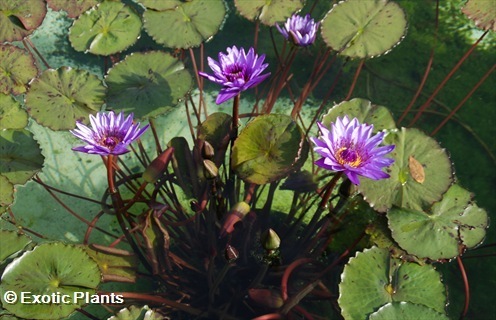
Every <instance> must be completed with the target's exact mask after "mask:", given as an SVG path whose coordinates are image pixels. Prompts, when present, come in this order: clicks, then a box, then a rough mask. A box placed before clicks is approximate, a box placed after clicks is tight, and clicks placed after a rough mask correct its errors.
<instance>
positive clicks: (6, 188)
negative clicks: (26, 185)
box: [0, 175, 14, 262]
mask: <svg viewBox="0 0 496 320" xmlns="http://www.w3.org/2000/svg"><path fill="white" fill-rule="evenodd" d="M12 203H14V185H13V184H12V183H10V181H9V179H7V178H6V177H4V176H2V175H0V214H2V213H4V212H5V211H7V208H8V207H9V206H10V205H11V204H12ZM2 250H3V249H2ZM0 252H1V251H0ZM0 262H1V259H0Z"/></svg>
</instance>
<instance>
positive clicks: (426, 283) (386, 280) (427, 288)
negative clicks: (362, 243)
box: [338, 247, 446, 319]
mask: <svg viewBox="0 0 496 320" xmlns="http://www.w3.org/2000/svg"><path fill="white" fill-rule="evenodd" d="M401 301H406V302H411V303H415V304H420V305H424V306H426V307H428V308H432V309H434V310H436V311H437V312H440V313H444V306H445V303H446V296H445V289H444V285H443V283H442V282H441V276H440V275H439V273H438V272H437V271H436V270H435V269H434V268H433V267H432V266H431V265H423V266H420V265H418V264H417V263H412V262H405V261H402V260H400V259H396V258H393V257H391V256H390V253H389V250H387V249H381V248H377V247H372V248H371V249H365V250H364V251H363V252H358V253H357V254H356V256H355V257H353V258H351V259H350V260H349V262H348V263H347V264H346V265H345V267H344V270H343V273H342V274H341V283H340V284H339V298H338V303H339V306H340V308H341V311H342V312H341V314H342V316H343V317H344V318H345V319H367V318H368V316H369V315H371V314H372V313H374V312H375V311H376V310H377V309H378V308H379V307H381V306H384V305H386V304H388V303H391V302H401Z"/></svg>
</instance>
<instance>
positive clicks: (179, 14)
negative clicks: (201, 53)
mask: <svg viewBox="0 0 496 320" xmlns="http://www.w3.org/2000/svg"><path fill="white" fill-rule="evenodd" d="M141 2H142V3H143V5H145V6H151V8H150V9H148V10H146V11H145V12H144V13H143V19H144V21H145V24H144V26H145V29H146V32H147V33H148V34H149V35H150V36H151V37H152V38H153V40H155V41H156V42H157V43H160V44H163V45H164V46H166V47H169V48H183V49H187V48H191V47H196V46H199V45H200V44H201V43H202V42H203V41H206V40H209V39H210V38H211V37H212V36H213V35H215V34H216V33H217V31H219V29H220V27H221V25H222V23H223V22H224V19H225V15H226V8H225V5H224V2H223V1H222V0H191V1H187V2H182V1H161V2H160V1H141ZM157 8H159V9H157ZM158 10H161V11H158ZM164 30H166V32H164Z"/></svg>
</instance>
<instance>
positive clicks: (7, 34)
mask: <svg viewBox="0 0 496 320" xmlns="http://www.w3.org/2000/svg"><path fill="white" fill-rule="evenodd" d="M46 13H47V8H46V5H45V1H43V0H30V1H19V0H2V1H0V42H12V41H20V40H22V39H24V38H25V37H26V36H28V35H30V34H31V33H32V32H33V31H34V30H35V29H36V28H38V27H39V26H40V25H41V23H42V22H43V19H45V16H46Z"/></svg>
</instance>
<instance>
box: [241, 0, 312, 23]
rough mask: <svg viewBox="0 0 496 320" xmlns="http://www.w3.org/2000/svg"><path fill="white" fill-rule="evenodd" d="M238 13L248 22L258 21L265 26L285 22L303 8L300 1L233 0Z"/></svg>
mask: <svg viewBox="0 0 496 320" xmlns="http://www.w3.org/2000/svg"><path fill="white" fill-rule="evenodd" d="M234 5H235V6H236V9H237V10H238V12H239V13H240V14H241V15H242V16H243V17H245V18H246V19H248V20H250V21H255V20H257V19H258V20H260V22H261V23H263V24H265V25H267V26H271V27H272V26H273V25H274V24H275V23H276V22H283V21H286V19H287V18H288V17H290V16H291V15H292V14H293V13H295V12H297V11H300V10H301V8H303V1H301V0H271V1H267V0H235V1H234Z"/></svg>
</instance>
